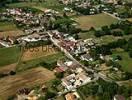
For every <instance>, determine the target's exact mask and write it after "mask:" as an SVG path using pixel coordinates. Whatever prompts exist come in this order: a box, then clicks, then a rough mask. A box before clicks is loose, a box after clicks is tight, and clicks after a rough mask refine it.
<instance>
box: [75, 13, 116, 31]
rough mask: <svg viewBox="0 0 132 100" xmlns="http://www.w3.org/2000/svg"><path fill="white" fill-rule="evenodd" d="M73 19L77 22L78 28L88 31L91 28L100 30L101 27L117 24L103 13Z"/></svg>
mask: <svg viewBox="0 0 132 100" xmlns="http://www.w3.org/2000/svg"><path fill="white" fill-rule="evenodd" d="M74 19H75V20H76V21H77V22H78V24H79V26H78V27H80V28H82V29H84V30H88V29H90V28H91V27H94V28H100V27H102V26H105V25H110V24H112V23H116V22H118V20H117V19H115V18H113V17H111V16H109V15H106V14H104V13H102V14H97V15H90V16H80V17H75V18H74Z"/></svg>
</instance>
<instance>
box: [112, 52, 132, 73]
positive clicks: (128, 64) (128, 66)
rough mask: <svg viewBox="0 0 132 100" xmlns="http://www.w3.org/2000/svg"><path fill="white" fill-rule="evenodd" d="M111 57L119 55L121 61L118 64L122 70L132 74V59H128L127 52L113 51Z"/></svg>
mask: <svg viewBox="0 0 132 100" xmlns="http://www.w3.org/2000/svg"><path fill="white" fill-rule="evenodd" d="M113 55H120V56H121V57H122V60H121V61H118V62H119V63H120V64H121V66H122V69H123V70H124V71H127V72H131V73H132V58H130V57H129V55H128V53H127V52H124V51H118V50H115V51H113Z"/></svg>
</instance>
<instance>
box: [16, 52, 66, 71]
mask: <svg viewBox="0 0 132 100" xmlns="http://www.w3.org/2000/svg"><path fill="white" fill-rule="evenodd" d="M64 57H65V56H64V54H63V53H61V52H58V53H56V54H53V55H49V56H44V57H41V58H38V59H33V60H29V61H24V62H21V63H20V64H19V65H18V68H17V71H24V70H27V69H30V68H33V67H37V66H40V63H42V62H45V63H48V64H52V63H54V62H56V61H57V60H58V59H61V58H64Z"/></svg>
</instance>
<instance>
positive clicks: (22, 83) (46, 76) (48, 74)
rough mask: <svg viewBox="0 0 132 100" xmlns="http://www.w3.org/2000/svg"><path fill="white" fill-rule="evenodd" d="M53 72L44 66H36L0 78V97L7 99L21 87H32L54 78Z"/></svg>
mask: <svg viewBox="0 0 132 100" xmlns="http://www.w3.org/2000/svg"><path fill="white" fill-rule="evenodd" d="M54 78H55V76H54V73H53V72H52V71H49V70H47V69H45V68H42V67H38V68H33V69H30V70H27V71H25V72H22V73H19V74H17V75H15V76H8V77H5V78H2V79H0V88H1V90H0V99H2V100H7V97H8V96H11V95H14V94H16V92H17V91H18V89H21V88H23V87H29V88H32V87H34V86H35V85H38V84H43V83H45V82H47V81H50V80H52V79H54Z"/></svg>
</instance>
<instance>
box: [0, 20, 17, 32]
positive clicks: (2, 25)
mask: <svg viewBox="0 0 132 100" xmlns="http://www.w3.org/2000/svg"><path fill="white" fill-rule="evenodd" d="M14 30H17V27H16V25H15V24H14V23H12V22H0V31H14Z"/></svg>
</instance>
